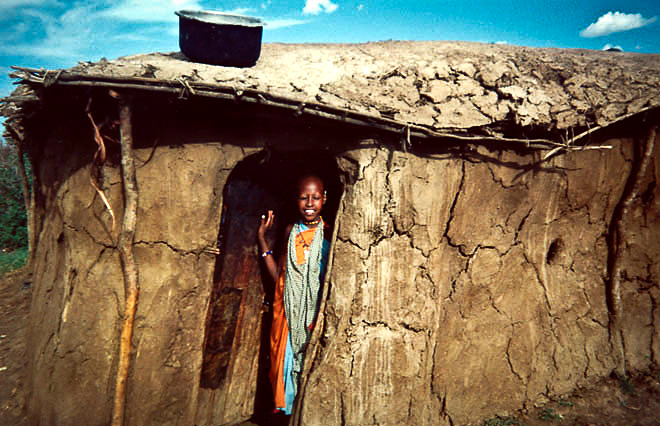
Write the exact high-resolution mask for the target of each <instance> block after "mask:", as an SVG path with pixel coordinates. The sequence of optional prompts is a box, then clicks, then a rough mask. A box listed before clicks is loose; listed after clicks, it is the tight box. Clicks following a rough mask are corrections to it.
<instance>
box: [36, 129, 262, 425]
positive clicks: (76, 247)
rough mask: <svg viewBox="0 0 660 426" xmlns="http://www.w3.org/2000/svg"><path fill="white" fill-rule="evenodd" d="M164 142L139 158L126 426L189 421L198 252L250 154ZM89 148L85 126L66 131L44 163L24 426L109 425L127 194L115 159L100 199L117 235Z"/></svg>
mask: <svg viewBox="0 0 660 426" xmlns="http://www.w3.org/2000/svg"><path fill="white" fill-rule="evenodd" d="M172 134H176V133H175V132H173V133H172ZM194 136H198V135H190V137H191V138H192V137H194ZM169 138H170V140H167V139H166V140H163V141H162V143H163V145H164V146H163V147H160V148H159V149H156V150H155V151H153V156H151V158H150V154H151V153H152V149H151V148H142V149H137V150H136V156H137V161H136V166H137V180H138V191H139V197H140V200H139V207H138V215H137V217H138V224H137V229H136V237H135V257H136V261H137V264H138V269H139V282H140V296H139V307H138V310H137V316H136V329H135V334H134V337H133V349H132V354H133V360H132V368H131V372H130V377H129V381H128V386H127V389H128V391H127V401H128V402H127V412H126V416H127V418H126V424H129V425H131V424H132V425H149V424H153V425H173V424H181V425H185V424H190V423H191V420H190V419H192V418H193V417H194V414H195V410H196V408H197V397H198V393H199V380H200V369H201V362H202V342H203V339H204V325H205V320H206V311H207V304H208V300H209V293H210V290H211V283H212V275H213V265H214V263H215V256H213V255H209V254H206V253H203V252H202V250H203V249H204V247H209V246H214V244H215V242H216V238H217V231H218V227H219V221H220V209H221V201H222V189H223V186H224V182H225V181H226V179H227V176H228V175H229V173H230V172H231V171H232V169H233V167H234V166H235V164H236V163H237V162H238V161H239V160H240V159H242V158H243V157H244V156H246V155H249V154H250V153H251V152H252V151H251V149H250V148H239V147H236V146H233V145H227V144H223V143H222V141H221V140H216V141H208V140H207V141H205V143H194V142H193V143H187V144H186V145H185V146H184V145H183V143H184V142H189V141H190V140H189V139H187V138H178V137H173V136H170V137H169ZM172 139H173V140H172ZM90 143H93V140H92V139H90V132H89V126H88V125H85V124H82V123H75V122H69V123H64V124H63V125H62V127H61V129H60V130H56V131H54V132H53V134H52V136H51V137H50V139H49V140H48V141H47V143H45V144H44V146H45V149H44V152H43V154H42V158H41V159H40V165H41V167H40V169H41V176H40V181H41V182H42V185H41V188H40V190H41V192H42V193H43V194H44V199H45V206H44V210H45V211H46V212H47V213H46V216H45V218H44V229H43V232H42V233H41V236H40V241H39V246H38V249H37V254H36V263H35V272H34V283H35V284H34V285H35V287H34V296H33V299H32V307H31V316H30V335H29V347H30V349H29V350H28V352H29V357H30V359H29V365H30V367H29V368H30V374H29V376H30V379H29V383H28V387H29V388H30V389H31V397H30V401H29V403H28V412H29V420H30V424H40V425H82V424H84V425H106V424H108V423H109V421H110V414H111V409H112V395H113V391H114V380H115V379H114V377H115V374H116V362H117V360H116V357H117V348H118V340H119V339H118V338H119V331H120V330H119V325H118V324H119V320H120V317H121V313H122V312H123V301H124V286H123V278H122V274H121V269H120V262H119V255H118V251H117V249H116V245H117V240H118V233H119V229H120V227H121V226H120V225H121V219H122V218H121V215H122V211H123V195H122V189H121V182H120V170H119V166H118V164H116V163H113V161H112V158H110V159H109V160H108V162H107V164H106V166H105V167H103V169H102V174H103V179H102V180H103V185H102V189H103V191H104V192H105V194H106V196H107V198H108V200H109V201H110V203H111V206H112V209H113V211H114V214H115V216H116V225H115V227H114V229H112V219H111V217H110V215H109V213H108V211H107V209H106V208H105V207H104V206H103V203H102V202H101V199H100V197H99V196H98V195H97V194H96V192H95V190H94V189H93V187H92V186H91V184H90V176H89V169H88V166H89V162H90V159H91V158H92V155H93V148H94V147H93V145H91V144H90ZM71 152H77V153H78V155H75V156H72V155H70V154H71ZM110 157H112V155H110ZM146 160H148V161H146Z"/></svg>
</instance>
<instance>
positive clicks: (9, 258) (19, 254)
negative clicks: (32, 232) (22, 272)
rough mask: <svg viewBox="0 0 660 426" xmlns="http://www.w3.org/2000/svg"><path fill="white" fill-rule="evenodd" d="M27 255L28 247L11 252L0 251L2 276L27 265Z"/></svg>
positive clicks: (0, 274) (0, 271)
mask: <svg viewBox="0 0 660 426" xmlns="http://www.w3.org/2000/svg"><path fill="white" fill-rule="evenodd" d="M27 256H28V249H27V247H23V248H20V249H18V250H14V251H12V252H9V253H2V252H0V277H1V276H2V275H4V274H5V273H7V272H9V271H13V270H14V269H18V268H20V267H21V266H23V265H25V261H26V259H27Z"/></svg>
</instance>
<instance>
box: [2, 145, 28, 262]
mask: <svg viewBox="0 0 660 426" xmlns="http://www.w3.org/2000/svg"><path fill="white" fill-rule="evenodd" d="M26 168H28V170H26V172H27V173H28V176H29V173H30V171H29V165H28V164H27V161H26ZM27 244H28V238H27V214H26V212H25V202H24V201H23V191H22V189H21V176H20V173H19V169H18V156H17V154H16V149H15V148H14V147H12V146H10V145H8V144H6V143H3V142H2V141H0V275H2V274H4V273H5V272H8V271H10V270H13V269H16V268H20V267H21V266H22V265H23V264H24V263H25V259H26V257H27Z"/></svg>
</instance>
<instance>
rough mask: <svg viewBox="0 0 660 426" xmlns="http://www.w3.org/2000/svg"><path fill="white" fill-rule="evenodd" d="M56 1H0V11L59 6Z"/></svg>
mask: <svg viewBox="0 0 660 426" xmlns="http://www.w3.org/2000/svg"><path fill="white" fill-rule="evenodd" d="M61 5H62V4H61V3H60V2H58V1H57V0H2V2H0V11H2V12H5V11H6V10H8V9H18V8H22V7H45V6H61Z"/></svg>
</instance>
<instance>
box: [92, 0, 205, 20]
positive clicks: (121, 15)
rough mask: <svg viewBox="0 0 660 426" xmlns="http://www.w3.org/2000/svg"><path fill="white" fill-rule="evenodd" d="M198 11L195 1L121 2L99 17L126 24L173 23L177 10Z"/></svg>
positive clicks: (132, 0) (146, 0) (153, 0)
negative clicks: (113, 19)
mask: <svg viewBox="0 0 660 426" xmlns="http://www.w3.org/2000/svg"><path fill="white" fill-rule="evenodd" d="M182 9H188V10H190V9H192V10H199V9H202V6H201V5H200V4H199V1H197V0H166V1H162V0H121V1H120V2H119V4H117V5H115V6H112V7H110V8H109V9H106V10H104V11H102V12H101V13H100V15H101V16H106V17H109V18H115V19H119V20H121V21H127V22H173V21H176V20H177V17H176V15H175V14H174V12H175V11H177V10H182Z"/></svg>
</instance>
